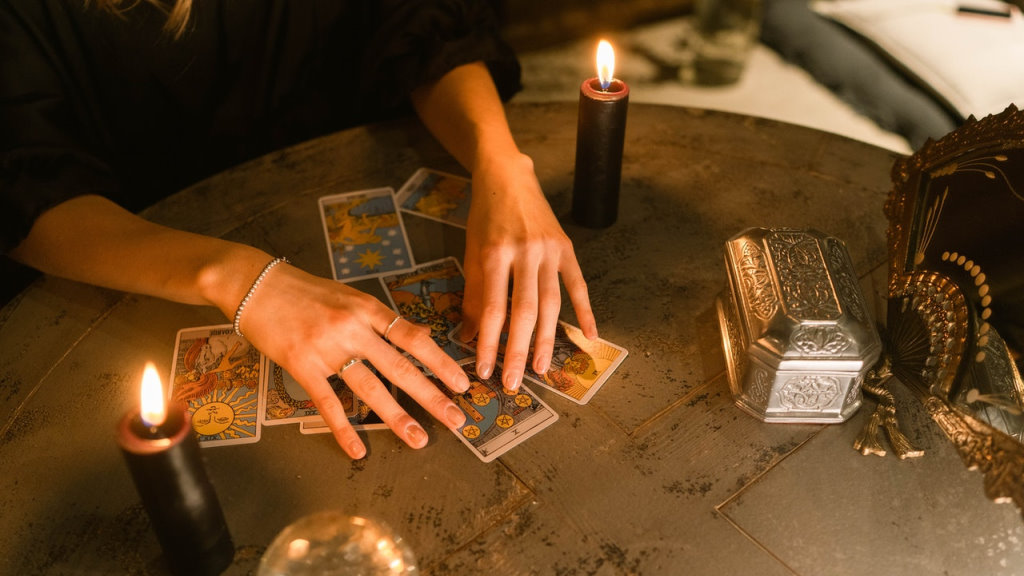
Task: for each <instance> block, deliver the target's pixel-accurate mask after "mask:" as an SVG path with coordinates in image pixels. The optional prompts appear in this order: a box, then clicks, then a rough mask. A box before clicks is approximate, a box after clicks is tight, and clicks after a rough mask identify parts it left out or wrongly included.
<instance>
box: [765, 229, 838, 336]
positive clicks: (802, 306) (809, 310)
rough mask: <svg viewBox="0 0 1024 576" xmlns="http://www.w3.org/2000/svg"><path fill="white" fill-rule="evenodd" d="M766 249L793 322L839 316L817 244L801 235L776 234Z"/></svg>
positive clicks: (780, 232) (799, 233) (796, 232)
mask: <svg viewBox="0 0 1024 576" xmlns="http://www.w3.org/2000/svg"><path fill="white" fill-rule="evenodd" d="M768 249H769V254H770V255H771V258H772V262H773V263H774V264H775V270H776V272H777V273H778V275H779V286H780V287H781V290H782V301H783V304H784V305H785V307H786V314H788V315H789V316H790V317H791V318H793V319H794V320H835V319H838V318H839V317H840V316H841V315H842V313H841V311H840V310H839V302H838V301H836V296H835V292H834V291H833V288H832V281H831V279H830V277H829V273H828V268H827V267H826V266H825V259H824V257H823V255H822V253H821V247H820V246H819V245H818V241H817V240H816V239H815V238H814V237H813V236H810V235H808V234H806V233H803V232H798V231H778V232H774V233H773V234H771V235H770V236H769V237H768Z"/></svg>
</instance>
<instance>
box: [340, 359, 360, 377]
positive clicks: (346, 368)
mask: <svg viewBox="0 0 1024 576" xmlns="http://www.w3.org/2000/svg"><path fill="white" fill-rule="evenodd" d="M362 361H363V359H362V358H353V359H351V360H349V361H348V362H345V365H344V366H342V367H341V370H338V374H341V373H342V372H344V371H345V370H348V369H349V368H351V367H352V366H353V365H355V364H358V363H360V362H362Z"/></svg>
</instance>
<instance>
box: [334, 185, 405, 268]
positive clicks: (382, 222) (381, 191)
mask: <svg viewBox="0 0 1024 576" xmlns="http://www.w3.org/2000/svg"><path fill="white" fill-rule="evenodd" d="M319 203H320V218H321V220H322V222H323V227H324V235H325V236H326V239H327V252H328V253H329V254H330V256H331V273H332V274H333V275H334V279H335V280H341V281H343V282H349V281H352V280H357V279H360V278H373V277H376V276H380V275H381V274H387V273H389V272H396V271H398V270H405V269H408V268H410V267H412V265H413V258H412V250H411V249H410V247H409V239H408V237H407V235H406V232H405V225H404V224H403V223H402V216H401V214H399V212H398V209H397V207H396V206H397V205H396V203H395V197H394V191H393V190H392V189H391V188H374V189H372V190H362V191H358V192H346V193H344V194H335V195H332V196H324V197H322V198H320V202H319Z"/></svg>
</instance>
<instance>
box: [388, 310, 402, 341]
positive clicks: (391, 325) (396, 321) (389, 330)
mask: <svg viewBox="0 0 1024 576" xmlns="http://www.w3.org/2000/svg"><path fill="white" fill-rule="evenodd" d="M401 319H402V315H401V314H399V315H398V316H395V319H394V320H392V321H391V323H390V324H388V327H387V328H385V329H384V339H385V340H387V341H388V342H391V340H389V339H388V335H390V334H391V329H392V328H394V327H395V324H398V321H399V320H401Z"/></svg>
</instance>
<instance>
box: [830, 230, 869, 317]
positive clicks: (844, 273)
mask: <svg viewBox="0 0 1024 576" xmlns="http://www.w3.org/2000/svg"><path fill="white" fill-rule="evenodd" d="M825 251H826V252H827V253H828V261H829V264H831V268H832V281H833V282H835V286H836V291H837V292H839V296H840V298H841V300H842V303H843V306H844V307H845V308H846V311H847V312H849V313H850V315H851V316H853V317H854V318H856V319H857V321H858V322H860V323H862V324H866V323H867V322H868V315H867V311H865V310H864V304H863V302H861V296H860V287H859V285H858V284H857V279H856V278H855V277H854V276H853V274H851V273H850V271H851V270H852V269H853V267H852V266H851V264H850V258H849V256H847V254H846V249H845V248H844V247H843V244H842V243H841V242H839V240H836V239H835V238H827V239H826V240H825Z"/></svg>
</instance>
